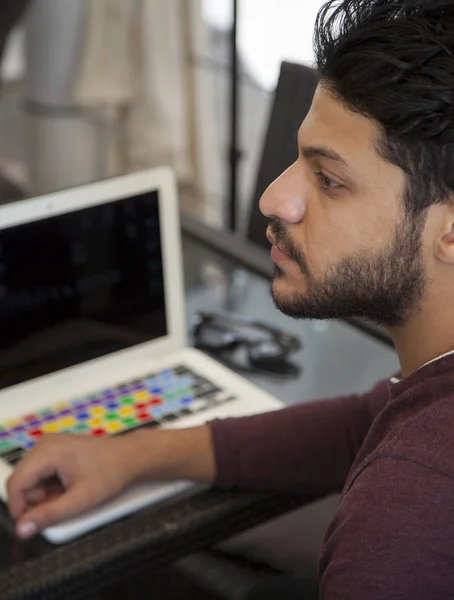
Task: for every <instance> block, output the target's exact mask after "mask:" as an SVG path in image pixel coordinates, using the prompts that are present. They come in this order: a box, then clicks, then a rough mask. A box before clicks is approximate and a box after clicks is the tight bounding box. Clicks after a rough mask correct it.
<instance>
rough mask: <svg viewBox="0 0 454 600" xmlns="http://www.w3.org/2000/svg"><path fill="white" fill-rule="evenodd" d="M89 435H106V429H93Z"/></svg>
mask: <svg viewBox="0 0 454 600" xmlns="http://www.w3.org/2000/svg"><path fill="white" fill-rule="evenodd" d="M91 435H96V436H101V435H106V431H105V430H104V429H93V431H92V432H91Z"/></svg>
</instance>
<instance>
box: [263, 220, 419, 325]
mask: <svg viewBox="0 0 454 600" xmlns="http://www.w3.org/2000/svg"><path fill="white" fill-rule="evenodd" d="M423 227H424V219H423V217H421V216H418V217H410V216H408V217H407V216H406V217H404V218H403V219H402V220H401V221H400V223H399V224H398V225H397V227H396V231H395V233H394V236H393V238H392V240H391V241H390V242H389V243H388V244H387V245H386V246H385V247H384V248H382V249H380V250H379V251H371V252H369V253H367V252H358V253H357V254H355V255H352V256H350V257H347V258H344V259H342V260H341V261H339V262H338V263H337V264H335V265H331V266H330V268H329V269H328V271H327V273H326V274H325V275H324V276H323V277H321V278H314V277H312V276H311V274H310V272H309V269H308V265H307V262H306V260H305V257H304V254H303V252H302V251H301V250H300V249H298V248H297V247H296V246H294V244H293V242H292V240H291V239H290V237H289V236H288V233H287V232H286V229H285V226H284V225H283V224H282V223H281V222H280V221H278V220H276V219H274V220H273V221H272V223H271V224H270V229H271V230H272V232H273V234H274V236H275V239H276V243H277V244H278V245H279V247H280V248H281V249H282V250H283V251H284V252H285V253H286V254H288V255H289V256H290V258H292V259H293V260H294V261H295V262H297V263H298V265H299V267H300V270H301V272H302V273H303V275H304V276H305V278H306V281H307V287H306V290H305V291H304V292H298V291H297V290H295V291H294V292H290V293H287V294H285V295H284V294H282V295H279V294H278V293H277V291H275V289H274V282H276V281H278V280H279V279H284V278H285V273H284V272H283V271H282V270H281V269H280V268H279V267H278V266H277V265H276V267H275V272H274V276H273V283H272V285H271V290H270V293H271V297H272V298H273V301H274V304H275V305H276V307H277V308H278V309H279V310H280V311H281V312H282V313H284V314H285V315H287V316H289V317H292V318H295V319H319V320H328V319H348V318H351V317H361V318H364V319H367V320H368V321H371V322H373V323H376V324H378V325H384V326H387V327H398V326H400V325H402V324H403V323H404V322H405V321H406V319H407V318H408V316H409V315H410V314H411V313H412V312H413V311H415V310H417V308H418V305H419V302H420V300H421V298H422V295H423V292H424V288H425V283H426V275H425V269H424V261H423V256H422V248H421V235H422V230H423Z"/></svg>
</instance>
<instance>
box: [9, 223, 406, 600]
mask: <svg viewBox="0 0 454 600" xmlns="http://www.w3.org/2000/svg"><path fill="white" fill-rule="evenodd" d="M183 232H184V235H183V243H184V257H185V279H186V293H187V313H188V328H189V334H190V330H191V322H192V320H193V316H194V313H195V312H197V311H198V310H210V311H213V310H215V311H216V310H223V311H230V312H234V313H237V314H240V315H242V316H246V317H252V318H254V317H256V316H257V308H258V307H260V310H259V313H260V318H261V319H262V320H265V321H267V322H270V323H272V324H274V325H275V326H277V327H280V328H282V329H291V330H292V332H293V333H297V335H299V336H300V338H301V340H302V342H303V348H302V350H301V351H300V352H299V353H298V354H297V355H296V356H295V362H296V363H297V364H299V365H301V367H302V369H301V372H300V375H299V376H298V377H296V378H293V379H279V378H275V377H270V376H265V375H263V374H257V373H245V376H246V377H248V378H250V379H251V380H252V381H254V382H255V383H257V384H258V385H260V386H262V387H264V388H266V389H267V390H269V391H270V392H272V393H274V394H275V395H276V396H278V397H280V398H281V399H282V400H284V401H285V402H287V403H294V402H297V401H308V400H313V399H316V398H326V397H330V396H333V395H338V394H342V393H348V392H354V391H357V392H360V391H363V390H365V389H367V388H368V387H370V386H371V385H372V384H373V383H374V382H375V381H377V380H379V379H381V378H383V377H387V376H389V375H391V374H392V373H394V372H395V371H397V368H398V364H397V359H396V356H395V353H394V351H393V349H392V348H391V347H390V345H389V342H388V341H387V338H386V335H385V334H383V332H382V331H380V330H375V329H374V328H372V329H370V328H368V326H364V325H363V324H362V323H359V324H356V323H355V324H346V323H337V322H333V323H329V324H325V323H319V322H312V323H295V322H293V321H290V320H289V319H287V318H286V317H284V316H282V315H280V314H279V313H278V312H277V311H276V309H275V308H274V307H273V305H272V302H271V299H270V297H269V294H268V287H269V284H268V280H267V275H269V269H270V261H269V258H268V257H267V256H266V253H264V252H263V251H262V250H259V249H256V248H253V247H250V246H248V245H245V244H244V243H243V242H241V241H240V240H237V239H232V238H230V236H228V235H221V234H219V233H215V234H213V232H212V231H210V230H209V229H206V228H204V227H203V226H200V225H199V224H198V223H196V222H194V221H193V220H192V219H190V218H187V217H185V218H183ZM190 339H191V336H190ZM327 372H328V373H329V375H330V376H328V377H327V376H326V374H327ZM307 500H309V499H308V498H307V499H304V498H297V497H294V496H286V495H270V494H252V493H239V492H228V493H227V492H220V491H217V490H206V489H200V490H197V491H194V490H193V491H192V492H191V493H190V494H187V493H186V494H185V495H183V496H182V497H179V498H174V499H172V500H168V501H166V502H163V503H162V504H159V505H156V506H153V507H149V508H147V509H144V510H142V511H139V512H137V513H135V514H134V515H130V516H129V517H126V518H124V519H122V520H120V521H117V522H115V523H112V524H110V525H108V526H106V527H104V528H102V529H100V530H98V531H94V532H92V533H90V534H88V535H86V536H84V537H82V538H80V539H78V540H75V541H74V542H70V543H68V544H65V545H63V546H60V547H57V546H54V545H51V544H49V543H47V542H46V541H45V540H43V539H42V538H36V539H34V540H31V541H28V542H23V541H19V540H18V539H17V538H16V537H15V536H14V534H13V528H12V527H13V526H12V523H11V522H10V520H9V518H8V517H7V514H6V509H5V508H4V507H1V510H0V598H1V599H2V600H12V599H19V598H21V599H29V598H30V599H31V598H45V599H46V600H48V599H49V600H50V599H53V598H64V599H68V598H84V599H86V598H92V597H94V595H95V594H96V593H97V592H98V591H102V590H103V589H105V588H107V587H109V586H111V585H112V584H114V583H115V582H116V581H119V580H120V579H122V578H124V577H125V576H129V575H131V576H132V575H134V574H135V573H139V572H140V571H142V570H144V569H148V570H149V569H152V568H158V567H160V566H162V565H165V564H169V563H171V562H173V561H175V560H177V559H179V558H181V557H183V556H185V555H187V554H189V553H191V552H193V551H195V550H198V549H201V548H204V547H207V546H210V545H212V544H214V543H216V542H219V541H221V540H223V539H225V538H227V537H229V536H231V535H233V534H234V533H237V532H240V531H243V530H245V529H247V528H249V527H252V526H253V525H256V524H258V523H261V522H263V521H266V520H268V519H271V518H273V517H275V516H277V515H279V514H282V513H283V512H286V511H288V510H292V509H294V508H295V507H297V506H298V505H300V504H302V503H303V502H305V501H307Z"/></svg>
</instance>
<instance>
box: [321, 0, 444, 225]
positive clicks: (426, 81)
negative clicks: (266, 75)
mask: <svg viewBox="0 0 454 600" xmlns="http://www.w3.org/2000/svg"><path fill="white" fill-rule="evenodd" d="M314 46H315V54H316V65H317V68H318V71H319V74H320V77H321V81H322V83H323V84H324V85H325V86H326V87H327V88H328V89H329V90H330V91H331V92H332V93H333V94H334V96H335V97H336V98H338V99H339V100H340V101H342V102H343V103H344V104H345V105H346V106H347V107H348V108H349V109H350V110H353V111H356V112H358V113H361V114H363V115H365V116H366V117H368V118H372V119H374V120H375V121H377V122H378V123H379V124H380V125H381V128H382V136H381V139H380V141H379V144H378V151H379V153H380V154H381V155H382V157H383V158H385V159H386V160H387V161H389V162H390V163H392V164H394V165H397V166H398V167H400V168H401V169H402V170H403V171H404V172H405V173H406V174H407V189H406V192H405V207H406V208H407V210H408V212H409V213H411V214H413V215H421V213H422V212H423V211H425V209H427V208H428V207H429V206H430V205H432V204H436V203H442V202H446V201H447V200H448V198H449V197H450V195H451V194H453V193H454V0H330V1H329V2H328V3H327V4H325V5H324V6H323V7H322V9H321V10H320V12H319V14H318V17H317V22H316V26H315V37H314Z"/></svg>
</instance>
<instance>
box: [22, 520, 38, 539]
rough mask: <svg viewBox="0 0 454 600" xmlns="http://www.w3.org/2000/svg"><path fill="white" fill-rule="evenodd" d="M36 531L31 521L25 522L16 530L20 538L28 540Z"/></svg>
mask: <svg viewBox="0 0 454 600" xmlns="http://www.w3.org/2000/svg"><path fill="white" fill-rule="evenodd" d="M37 531H38V528H37V527H36V524H35V523H33V522H32V521H26V522H25V523H22V525H21V526H20V527H19V528H18V533H19V536H20V537H21V538H29V537H32V536H33V535H35V533H36V532H37Z"/></svg>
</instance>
